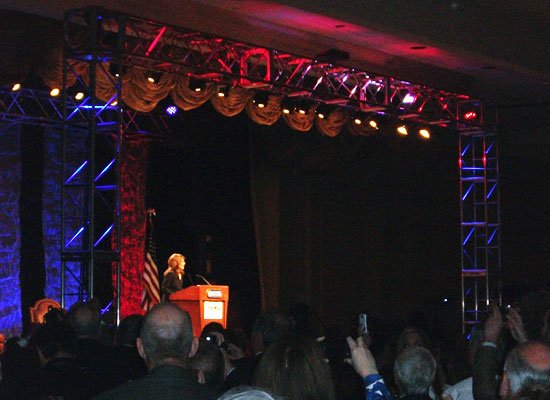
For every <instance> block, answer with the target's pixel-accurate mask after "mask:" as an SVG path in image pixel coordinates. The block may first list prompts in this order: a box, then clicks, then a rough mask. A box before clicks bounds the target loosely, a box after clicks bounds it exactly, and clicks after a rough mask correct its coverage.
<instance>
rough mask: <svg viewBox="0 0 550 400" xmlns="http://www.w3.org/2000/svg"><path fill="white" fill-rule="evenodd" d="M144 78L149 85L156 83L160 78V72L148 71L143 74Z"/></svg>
mask: <svg viewBox="0 0 550 400" xmlns="http://www.w3.org/2000/svg"><path fill="white" fill-rule="evenodd" d="M145 77H146V78H147V81H148V82H151V83H158V82H159V81H160V78H161V77H162V72H158V71H148V72H147V73H146V74H145Z"/></svg>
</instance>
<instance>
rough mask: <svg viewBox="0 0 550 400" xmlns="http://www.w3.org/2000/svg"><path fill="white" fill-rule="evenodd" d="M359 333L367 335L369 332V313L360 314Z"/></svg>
mask: <svg viewBox="0 0 550 400" xmlns="http://www.w3.org/2000/svg"><path fill="white" fill-rule="evenodd" d="M358 331H359V334H360V335H365V334H368V333H369V328H368V325H367V314H359V329H358Z"/></svg>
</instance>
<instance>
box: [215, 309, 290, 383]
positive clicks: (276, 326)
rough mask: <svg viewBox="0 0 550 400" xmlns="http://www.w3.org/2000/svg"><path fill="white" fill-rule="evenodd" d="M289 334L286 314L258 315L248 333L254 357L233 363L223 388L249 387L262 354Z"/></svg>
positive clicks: (271, 312)
mask: <svg viewBox="0 0 550 400" xmlns="http://www.w3.org/2000/svg"><path fill="white" fill-rule="evenodd" d="M291 332H292V324H291V321H290V319H289V317H288V316H287V315H286V314H284V313H282V312H280V311H268V312H264V313H262V314H260V315H259V316H258V318H256V321H254V324H253V325H252V331H251V333H250V347H251V351H252V352H253V354H254V355H253V356H252V357H247V358H241V359H239V360H234V361H233V363H234V364H235V368H234V369H233V370H231V371H230V372H229V373H228V374H227V376H226V378H225V388H226V389H229V388H232V387H235V386H240V385H249V384H250V382H251V380H252V375H253V374H254V370H255V368H256V366H257V364H258V362H259V361H260V359H261V358H262V355H263V352H264V351H265V350H266V349H267V348H269V346H271V344H272V343H273V342H275V341H276V340H277V339H279V338H280V337H283V336H285V335H288V334H290V333H291Z"/></svg>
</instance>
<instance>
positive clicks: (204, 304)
mask: <svg viewBox="0 0 550 400" xmlns="http://www.w3.org/2000/svg"><path fill="white" fill-rule="evenodd" d="M170 301H171V302H172V303H174V304H175V305H177V306H178V307H179V308H181V309H182V310H184V311H187V312H188V313H189V315H190V316H191V322H192V323H193V335H194V336H197V337H198V336H199V335H200V334H201V332H202V328H204V326H205V325H207V324H209V323H210V322H218V323H220V324H222V326H223V327H224V328H225V327H226V325H227V306H228V305H229V287H228V286H220V285H195V286H189V287H188V288H185V289H182V290H179V291H177V292H176V293H172V294H171V295H170Z"/></svg>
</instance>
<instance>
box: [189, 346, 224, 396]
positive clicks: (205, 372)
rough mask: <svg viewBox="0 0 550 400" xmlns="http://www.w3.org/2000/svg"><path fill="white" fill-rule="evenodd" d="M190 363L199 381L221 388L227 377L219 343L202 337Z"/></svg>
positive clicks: (217, 388)
mask: <svg viewBox="0 0 550 400" xmlns="http://www.w3.org/2000/svg"><path fill="white" fill-rule="evenodd" d="M189 365H190V369H191V370H192V371H193V373H194V374H195V375H196V376H197V380H198V382H199V383H201V384H203V385H207V386H210V387H212V388H214V389H216V390H221V388H222V385H223V382H224V379H225V360H224V355H223V352H222V350H221V349H220V348H219V347H218V345H217V343H215V342H212V341H207V340H205V339H201V340H200V341H199V348H198V350H197V352H196V353H195V355H194V356H193V357H192V358H191V360H190V362H189Z"/></svg>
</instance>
